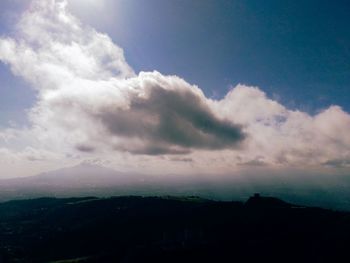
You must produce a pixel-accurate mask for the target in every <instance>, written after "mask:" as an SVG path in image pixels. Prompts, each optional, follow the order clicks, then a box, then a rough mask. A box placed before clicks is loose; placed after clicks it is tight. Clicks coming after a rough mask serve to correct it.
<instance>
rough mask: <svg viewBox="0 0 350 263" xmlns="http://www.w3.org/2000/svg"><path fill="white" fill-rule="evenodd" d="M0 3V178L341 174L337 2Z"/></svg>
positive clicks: (344, 158)
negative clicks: (94, 172) (89, 171)
mask: <svg viewBox="0 0 350 263" xmlns="http://www.w3.org/2000/svg"><path fill="white" fill-rule="evenodd" d="M0 7H1V10H2V12H1V14H0V61H1V63H0V80H1V82H0V93H1V96H0V110H1V115H0V165H1V173H0V178H7V177H16V176H29V175H34V174H37V173H40V172H44V171H48V170H52V169H58V168H61V167H65V166H70V165H74V164H77V163H80V162H84V161H90V162H94V163H99V164H101V165H104V166H109V167H112V168H115V169H118V170H122V171H135V172H147V173H179V174H187V173H188V174H189V173H203V172H205V173H209V174H228V175H230V176H235V175H237V174H242V173H254V174H256V173H267V172H271V173H274V174H288V175H290V176H293V175H294V174H300V173H305V174H328V175H338V174H340V175H347V174H348V173H349V170H350V136H349V135H348V131H349V129H350V114H349V112H350V95H349V94H350V92H349V88H350V86H349V84H350V74H349V70H350V63H349V58H350V49H349V47H350V31H349V30H348V26H349V22H350V21H349V20H350V18H349V16H348V13H349V11H350V10H349V9H350V5H349V4H347V3H346V1H337V2H330V1H312V0H310V1H289V0H287V1H277V0H276V1H274V0H268V1H254V0H252V1H224V0H222V1H209V0H206V1H199V0H193V1H161V0H149V1H147V2H146V1H140V0H128V1H126V0H125V1H124V0H119V1H112V0H100V1H97V0H87V1H83V0H70V1H69V0H68V1H64V0H47V1H44V0H32V1H31V0H27V1H19V0H15V1H9V0H3V1H1V3H0Z"/></svg>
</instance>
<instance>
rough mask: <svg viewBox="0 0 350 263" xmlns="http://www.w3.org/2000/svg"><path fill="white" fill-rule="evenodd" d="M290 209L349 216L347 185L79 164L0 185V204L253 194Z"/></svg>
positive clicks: (344, 180)
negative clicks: (281, 202) (313, 209)
mask: <svg viewBox="0 0 350 263" xmlns="http://www.w3.org/2000/svg"><path fill="white" fill-rule="evenodd" d="M255 192H259V193H262V194H265V195H268V196H275V197H278V198H281V199H283V200H286V201H288V202H291V203H298V204H302V205H306V206H318V207H323V208H329V209H334V210H342V211H350V198H349V197H350V180H349V179H348V176H344V177H336V176H328V177H324V176H323V177H322V175H317V176H316V175H315V176H303V175H301V176H300V177H297V176H285V175H258V176H257V175H244V176H237V175H227V176H222V175H215V174H209V175H205V174H197V175H188V174H180V175H179V174H171V171H166V170H165V171H164V174H160V175H159V174H158V175H152V174H141V173H139V174H136V173H131V172H120V171H116V170H113V169H110V168H107V167H103V166H99V165H94V164H88V163H81V164H79V165H76V166H73V167H67V168H63V169H58V170H54V171H49V172H46V173H42V174H38V175H35V176H29V177H17V178H9V179H0V202H5V201H9V200H19V199H32V198H40V197H56V198H70V197H82V196H96V197H109V196H123V195H140V196H164V195H172V196H189V195H190V196H200V197H202V198H207V199H211V200H217V201H231V200H236V201H242V202H243V201H245V200H247V198H249V196H250V195H251V194H252V193H255Z"/></svg>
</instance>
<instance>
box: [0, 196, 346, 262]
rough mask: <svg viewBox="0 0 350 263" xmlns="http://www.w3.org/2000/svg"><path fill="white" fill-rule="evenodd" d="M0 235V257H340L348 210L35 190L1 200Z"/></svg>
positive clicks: (200, 259)
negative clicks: (59, 195) (37, 194)
mask: <svg viewBox="0 0 350 263" xmlns="http://www.w3.org/2000/svg"><path fill="white" fill-rule="evenodd" d="M0 237H1V238H0V255H1V259H0V262H214V261H215V262H224V261H225V259H228V262H259V261H260V262H265V261H266V260H268V261H269V262H340V261H339V260H340V259H341V258H342V257H345V258H348V259H349V254H348V253H347V246H348V244H349V241H350V214H349V213H344V212H334V211H330V210H324V209H319V208H305V207H299V206H294V205H290V204H288V203H285V202H283V201H281V200H278V199H275V198H263V197H259V196H255V197H252V198H250V199H249V200H248V201H247V202H246V203H241V202H214V201H209V200H205V199H201V198H196V197H184V198H179V197H176V198H175V197H162V198H160V197H114V198H106V199H99V198H93V197H91V198H68V199H55V198H40V199H33V200H22V201H11V202H6V203H2V204H0ZM62 260H64V261H62Z"/></svg>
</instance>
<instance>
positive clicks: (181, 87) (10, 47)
mask: <svg viewBox="0 0 350 263" xmlns="http://www.w3.org/2000/svg"><path fill="white" fill-rule="evenodd" d="M66 4H67V3H66V1H35V2H34V3H33V5H32V7H31V10H29V11H28V12H26V13H25V14H24V15H23V17H22V19H21V21H20V22H19V24H18V25H17V28H18V31H17V38H16V39H9V38H7V39H2V40H1V42H0V43H1V44H0V51H1V52H0V54H1V56H0V58H1V59H2V60H3V61H4V62H5V63H9V64H10V65H11V68H12V70H13V71H14V72H15V74H18V75H21V76H22V77H24V78H26V79H27V80H28V81H30V82H32V84H33V86H34V87H35V88H37V89H38V90H39V96H40V100H39V101H38V103H37V105H36V107H35V108H34V109H33V110H32V112H31V120H32V121H33V123H34V124H35V125H37V126H39V127H41V128H42V129H44V130H49V131H52V130H53V129H57V128H58V129H59V130H62V129H65V132H66V133H70V135H69V136H68V137H69V139H68V141H69V142H70V143H71V144H74V145H75V148H76V149H77V150H80V151H83V152H93V151H94V150H95V149H96V148H98V147H99V146H101V144H103V145H102V146H103V147H106V145H108V146H110V147H111V148H113V149H116V150H124V151H129V152H132V153H140V154H151V155H152V154H154V155H157V154H182V153H188V152H190V151H191V150H192V149H197V148H199V149H223V148H234V147H236V146H237V145H238V144H239V143H240V142H241V141H242V140H243V139H244V134H243V132H242V128H241V127H240V126H238V125H235V124H234V123H233V122H231V121H230V122H229V121H227V120H224V119H221V118H220V117H219V116H217V115H216V114H215V113H214V112H213V111H212V109H211V108H210V107H209V105H208V102H207V99H206V98H205V96H204V95H203V93H202V92H201V91H200V89H198V88H197V87H194V86H191V85H189V84H188V83H186V82H185V81H183V80H182V79H180V78H178V77H176V76H163V75H161V74H160V73H158V72H149V73H142V72H141V73H140V74H139V75H138V76H136V75H135V74H134V73H133V71H132V69H131V68H130V67H129V65H128V64H127V63H126V62H125V58H124V55H123V51H122V49H121V48H119V47H117V46H116V45H114V44H113V43H112V41H111V40H110V38H109V37H108V36H106V35H104V34H101V33H98V32H96V31H95V30H93V29H91V28H88V27H84V26H83V25H81V24H80V22H79V21H78V20H77V19H76V18H74V17H73V16H72V15H70V14H69V13H68V12H67V10H66ZM61 134H62V132H61Z"/></svg>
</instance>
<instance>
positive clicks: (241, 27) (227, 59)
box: [0, 0, 350, 125]
mask: <svg viewBox="0 0 350 263" xmlns="http://www.w3.org/2000/svg"><path fill="white" fill-rule="evenodd" d="M28 2H29V1H26V2H25V1H22V2H20V1H9V0H5V1H2V2H1V4H0V5H1V9H2V10H6V11H5V12H2V13H1V16H0V32H1V34H8V33H9V32H10V28H11V25H12V23H13V20H14V18H15V17H16V15H19V14H20V12H21V10H23V9H24V8H25V7H26V6H27V5H28ZM115 3H116V2H115V1H111V0H106V1H105V5H106V6H107V7H108V8H112V9H113V8H114V9H115V10H113V14H114V15H113V17H112V18H109V20H108V22H105V23H103V21H104V20H103V19H98V18H99V17H103V13H99V12H103V10H106V9H98V10H97V11H96V12H95V13H93V12H91V10H90V12H81V13H80V14H79V12H78V14H77V15H78V17H80V19H81V20H83V22H87V23H90V24H92V26H94V27H95V28H97V29H98V30H100V31H102V32H106V33H108V34H109V35H110V36H111V37H112V38H113V40H114V41H115V42H116V43H118V44H119V46H121V47H122V48H123V49H124V52H125V56H126V59H127V60H128V63H129V64H130V65H131V66H132V67H133V68H134V70H135V71H136V72H138V71H141V70H144V71H149V70H155V69H156V70H158V71H160V72H161V73H163V74H175V75H178V76H181V77H183V78H184V79H186V80H187V81H188V82H189V83H192V84H196V85H198V86H200V88H201V89H202V90H203V91H204V92H205V93H206V95H207V96H209V97H213V98H221V97H223V96H224V95H225V94H226V93H227V91H228V90H229V89H230V88H231V86H235V85H236V84H238V83H243V84H247V85H253V86H258V87H260V88H261V89H262V90H264V91H265V92H266V93H267V94H268V95H269V96H270V97H272V98H274V99H276V100H278V101H279V102H281V103H282V104H284V105H285V106H287V107H288V108H291V109H295V108H298V109H302V110H304V111H307V112H309V113H312V114H314V113H316V112H318V111H319V110H321V109H324V108H326V107H328V106H329V105H332V104H336V105H340V106H341V107H343V109H344V110H346V111H349V110H350V95H349V94H350V92H349V89H350V63H349V61H350V30H349V25H350V16H349V15H348V14H349V13H350V4H349V3H348V2H347V1H312V0H309V1H289V0H286V1H277V0H268V1H254V0H251V1H213V0H210V1H208V0H206V1H202V0H193V1H161V0H149V1H147V4H142V1H137V0H130V1H123V0H120V1H117V4H115ZM75 9H77V8H75ZM73 11H74V6H73ZM101 21H102V22H101ZM0 78H1V85H0V92H1V96H0V105H1V106H0V109H1V111H2V115H1V117H0V124H2V125H5V124H6V123H7V121H8V120H14V121H16V122H19V123H24V122H25V118H24V117H23V109H26V108H29V107H30V106H31V104H32V103H33V102H34V99H35V94H34V92H33V91H31V90H30V89H28V86H27V85H26V83H25V82H24V81H22V80H21V79H20V78H16V77H13V75H12V74H11V72H10V71H9V69H8V68H7V67H5V66H4V65H0Z"/></svg>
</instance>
